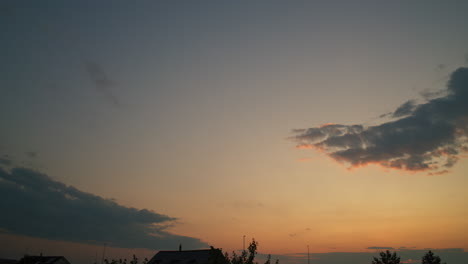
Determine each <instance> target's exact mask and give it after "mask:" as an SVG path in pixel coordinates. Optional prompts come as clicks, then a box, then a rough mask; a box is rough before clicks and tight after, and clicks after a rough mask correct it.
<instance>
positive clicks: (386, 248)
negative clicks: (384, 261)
mask: <svg viewBox="0 0 468 264" xmlns="http://www.w3.org/2000/svg"><path fill="white" fill-rule="evenodd" d="M367 249H389V250H390V249H393V248H392V247H368V248H367Z"/></svg>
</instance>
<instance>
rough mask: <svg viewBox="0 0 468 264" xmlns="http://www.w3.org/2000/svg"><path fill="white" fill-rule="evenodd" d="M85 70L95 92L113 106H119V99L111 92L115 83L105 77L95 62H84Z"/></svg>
mask: <svg viewBox="0 0 468 264" xmlns="http://www.w3.org/2000/svg"><path fill="white" fill-rule="evenodd" d="M85 68H86V71H87V72H88V74H89V77H90V78H91V80H92V81H93V83H94V85H95V88H96V90H97V91H98V92H99V93H100V94H101V95H102V96H104V98H105V99H106V100H107V101H108V102H109V103H111V104H112V105H113V106H116V107H118V106H121V103H120V101H119V99H118V98H117V97H116V96H115V95H114V93H113V92H112V88H113V87H114V86H115V83H114V82H113V81H112V80H111V79H109V78H108V77H107V74H106V73H105V72H104V70H103V69H102V67H101V66H100V65H99V64H97V63H95V62H91V61H86V62H85Z"/></svg>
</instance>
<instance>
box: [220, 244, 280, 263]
mask: <svg viewBox="0 0 468 264" xmlns="http://www.w3.org/2000/svg"><path fill="white" fill-rule="evenodd" d="M257 248H258V242H257V241H255V239H252V242H250V244H249V247H248V248H247V250H242V252H241V254H240V255H238V254H236V252H235V251H233V252H232V254H231V256H229V254H228V253H227V252H226V253H224V255H221V256H222V259H219V258H218V257H213V258H212V259H213V261H212V262H211V263H212V264H258V262H255V256H256V255H257ZM211 250H212V252H213V253H212V254H211V255H212V256H216V252H215V251H214V250H216V249H214V248H213V247H211ZM275 263H276V264H279V259H277V260H276V262H275ZM265 264H271V255H268V257H267V260H266V262H265Z"/></svg>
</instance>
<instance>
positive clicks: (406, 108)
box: [392, 100, 416, 117]
mask: <svg viewBox="0 0 468 264" xmlns="http://www.w3.org/2000/svg"><path fill="white" fill-rule="evenodd" d="M415 108H416V103H415V101H414V100H409V101H407V102H406V103H404V104H402V105H400V106H399V107H398V108H397V109H396V110H395V112H393V114H392V117H402V116H407V115H410V114H411V113H412V112H413V110H414V109H415Z"/></svg>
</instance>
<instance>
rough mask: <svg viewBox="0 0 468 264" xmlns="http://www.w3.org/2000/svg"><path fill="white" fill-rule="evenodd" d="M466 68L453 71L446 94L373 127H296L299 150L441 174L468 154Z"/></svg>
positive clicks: (398, 111) (409, 104)
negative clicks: (463, 155) (464, 153)
mask: <svg viewBox="0 0 468 264" xmlns="http://www.w3.org/2000/svg"><path fill="white" fill-rule="evenodd" d="M467 102H468V68H464V67H462V68H459V69H457V70H455V71H454V72H453V73H452V74H451V76H450V80H449V81H448V83H447V93H446V95H445V96H443V97H439V98H434V99H430V100H428V101H426V102H425V103H422V104H416V103H415V101H412V100H410V101H407V102H406V103H404V104H402V105H401V106H400V107H398V108H397V109H396V110H395V111H394V112H393V113H392V114H391V116H392V117H393V118H394V119H393V120H391V121H388V122H385V123H382V124H380V125H376V126H369V127H365V126H364V125H360V124H357V125H343V124H325V125H322V126H319V127H312V128H308V129H295V130H293V133H294V134H295V135H294V136H293V137H291V139H292V140H294V141H295V142H297V143H298V144H297V146H296V147H297V148H299V149H315V150H319V151H321V152H322V153H324V154H325V155H328V156H329V157H331V158H333V159H334V160H336V161H338V162H340V163H345V164H349V165H350V166H351V167H360V166H365V165H368V164H378V165H381V166H383V167H386V168H392V169H400V170H407V171H427V172H429V173H431V174H443V173H445V172H447V170H448V169H449V168H451V167H452V166H454V165H455V164H456V162H457V161H458V160H459V158H460V154H461V153H462V152H467V151H468V103H467Z"/></svg>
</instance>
